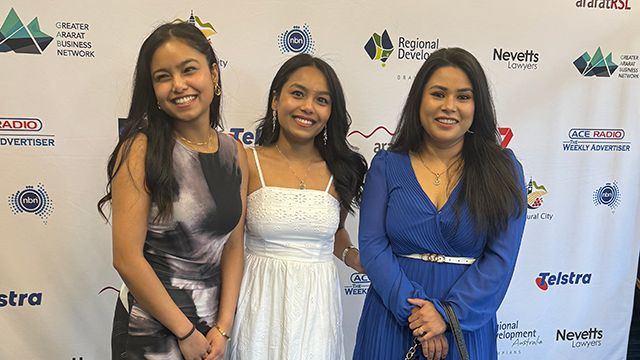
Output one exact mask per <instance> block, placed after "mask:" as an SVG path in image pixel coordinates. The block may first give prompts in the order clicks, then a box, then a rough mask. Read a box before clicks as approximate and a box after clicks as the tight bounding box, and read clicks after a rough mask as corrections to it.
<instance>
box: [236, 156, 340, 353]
mask: <svg viewBox="0 0 640 360" xmlns="http://www.w3.org/2000/svg"><path fill="white" fill-rule="evenodd" d="M254 157H255V159H256V165H257V168H258V174H259V175H260V182H261V184H262V187H261V188H259V189H258V190H256V191H254V192H253V193H251V194H249V196H248V197H247V218H246V224H247V225H246V226H247V229H246V230H247V231H246V238H245V263H244V274H243V277H242V285H241V288H240V296H239V299H238V309H237V313H236V317H235V324H234V326H233V329H232V331H231V343H230V344H229V347H228V348H227V358H228V359H234V360H236V359H237V360H247V359H252V360H254V359H255V360H284V359H291V360H293V359H296V360H298V359H326V360H336V359H337V360H340V359H344V358H345V356H344V346H343V339H342V306H341V303H340V285H339V282H338V274H337V268H336V266H335V264H334V262H333V242H334V234H335V232H336V230H337V229H338V224H339V221H340V203H339V202H338V200H336V199H335V198H334V197H333V196H332V195H331V194H329V192H328V191H329V188H330V187H331V182H332V181H333V176H332V177H331V179H330V180H329V184H328V185H327V188H326V190H325V191H319V190H300V189H289V188H279V187H272V186H265V183H264V178H263V176H262V169H261V168H260V162H259V160H258V156H257V153H256V152H255V149H254Z"/></svg>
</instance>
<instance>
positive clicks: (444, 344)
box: [421, 334, 449, 360]
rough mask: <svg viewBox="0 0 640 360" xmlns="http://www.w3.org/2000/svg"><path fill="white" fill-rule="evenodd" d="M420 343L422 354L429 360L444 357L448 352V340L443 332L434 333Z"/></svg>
mask: <svg viewBox="0 0 640 360" xmlns="http://www.w3.org/2000/svg"><path fill="white" fill-rule="evenodd" d="M421 343H422V354H424V357H426V358H427V359H429V360H437V359H444V358H446V357H447V353H448V352H449V342H448V341H447V338H446V337H445V336H444V334H440V335H436V336H434V337H432V338H431V339H429V340H424V341H422V342H421Z"/></svg>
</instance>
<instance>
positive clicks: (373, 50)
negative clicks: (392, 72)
mask: <svg viewBox="0 0 640 360" xmlns="http://www.w3.org/2000/svg"><path fill="white" fill-rule="evenodd" d="M364 50H365V51H366V52H367V55H369V58H371V60H380V61H381V62H382V64H381V65H382V67H385V66H386V65H387V64H386V62H387V59H389V56H391V54H392V53H393V43H392V42H391V38H389V33H388V32H387V29H385V30H384V31H383V32H382V35H379V34H378V33H373V35H371V37H370V38H369V41H367V43H366V44H365V45H364Z"/></svg>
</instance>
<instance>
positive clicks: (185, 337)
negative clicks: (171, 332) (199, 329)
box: [176, 325, 196, 341]
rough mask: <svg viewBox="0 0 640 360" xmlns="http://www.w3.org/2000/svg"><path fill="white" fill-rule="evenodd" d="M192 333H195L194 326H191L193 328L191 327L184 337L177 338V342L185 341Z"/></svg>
mask: <svg viewBox="0 0 640 360" xmlns="http://www.w3.org/2000/svg"><path fill="white" fill-rule="evenodd" d="M194 331H196V326H195V325H193V326H192V327H191V331H189V333H187V335H185V336H183V337H179V338H178V341H184V340H187V338H188V337H189V336H191V334H193V332H194ZM176 337H177V336H176Z"/></svg>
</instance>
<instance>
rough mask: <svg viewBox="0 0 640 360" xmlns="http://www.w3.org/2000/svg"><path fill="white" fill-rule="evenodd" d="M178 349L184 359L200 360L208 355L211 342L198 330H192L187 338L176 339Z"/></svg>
mask: <svg viewBox="0 0 640 360" xmlns="http://www.w3.org/2000/svg"><path fill="white" fill-rule="evenodd" d="M178 345H179V346H180V351H181V352H182V356H184V358H185V360H202V359H204V358H206V357H207V355H208V354H209V355H210V351H211V344H209V341H207V339H206V338H205V337H204V335H202V333H201V332H200V331H198V330H196V331H194V332H193V334H191V335H190V336H189V337H188V338H186V339H184V340H182V341H180V340H178ZM223 353H224V352H223Z"/></svg>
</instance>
